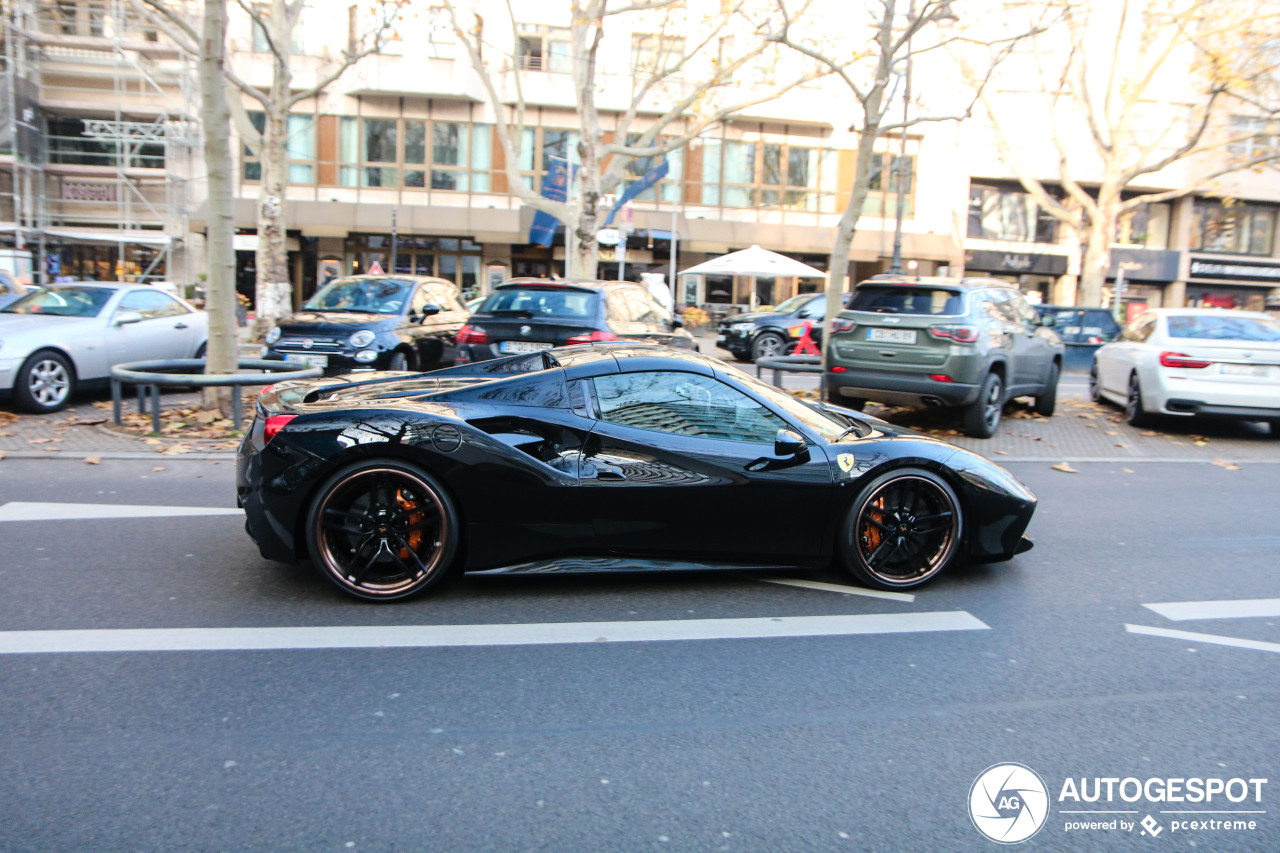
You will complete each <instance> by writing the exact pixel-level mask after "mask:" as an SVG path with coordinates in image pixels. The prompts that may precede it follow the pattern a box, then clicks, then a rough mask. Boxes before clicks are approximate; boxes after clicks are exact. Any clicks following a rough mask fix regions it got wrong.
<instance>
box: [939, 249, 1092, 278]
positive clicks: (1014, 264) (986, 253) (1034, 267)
mask: <svg viewBox="0 0 1280 853" xmlns="http://www.w3.org/2000/svg"><path fill="white" fill-rule="evenodd" d="M964 267H965V270H966V271H968V272H1002V273H1027V274H1030V275H1065V274H1066V272H1067V258H1066V255H1040V254H1032V253H1031V252H993V251H991V250H988V249H976V250H974V251H972V252H965V259H964Z"/></svg>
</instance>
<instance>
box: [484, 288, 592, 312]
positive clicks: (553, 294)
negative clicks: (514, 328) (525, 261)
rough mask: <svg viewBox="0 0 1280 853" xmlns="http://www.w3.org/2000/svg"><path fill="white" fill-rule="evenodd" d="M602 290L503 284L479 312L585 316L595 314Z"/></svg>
mask: <svg viewBox="0 0 1280 853" xmlns="http://www.w3.org/2000/svg"><path fill="white" fill-rule="evenodd" d="M598 298H599V294H597V293H593V292H589V291H583V290H564V289H560V288H556V289H552V288H546V289H542V288H523V287H522V288H504V289H502V290H499V291H497V292H496V293H494V294H493V295H492V296H490V297H489V298H488V299H487V300H486V301H485V303H484V304H483V305H481V306H480V308H479V310H478V311H476V313H477V314H526V313H527V314H528V315H529V316H530V317H531V318H535V319H536V318H538V317H554V318H564V319H573V320H585V319H588V318H590V317H592V316H594V315H595V300H596V299H598Z"/></svg>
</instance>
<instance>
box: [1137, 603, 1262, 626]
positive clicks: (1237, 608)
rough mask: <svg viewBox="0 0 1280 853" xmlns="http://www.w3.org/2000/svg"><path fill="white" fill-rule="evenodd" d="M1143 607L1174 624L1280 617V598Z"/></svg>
mask: <svg viewBox="0 0 1280 853" xmlns="http://www.w3.org/2000/svg"><path fill="white" fill-rule="evenodd" d="M1142 606H1143V607H1145V608H1147V609H1148V610H1154V611H1155V612H1156V613H1159V614H1160V615H1161V616H1163V617H1164V618H1166V619H1171V620H1173V621H1174V622H1184V621H1186V620H1188V619H1248V618H1251V617H1255V616H1280V598H1240V599H1233V600H1225V601H1167V602H1164V603H1162V604H1144V605H1142Z"/></svg>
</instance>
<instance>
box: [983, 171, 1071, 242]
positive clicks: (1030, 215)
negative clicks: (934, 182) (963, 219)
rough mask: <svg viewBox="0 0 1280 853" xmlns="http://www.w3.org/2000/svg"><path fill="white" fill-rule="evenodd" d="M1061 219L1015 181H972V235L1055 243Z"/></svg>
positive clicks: (1011, 240) (996, 238)
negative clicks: (997, 182)
mask: <svg viewBox="0 0 1280 853" xmlns="http://www.w3.org/2000/svg"><path fill="white" fill-rule="evenodd" d="M1057 231H1058V228H1057V220H1056V219H1054V217H1053V215H1052V214H1050V213H1049V212H1048V211H1047V210H1044V209H1043V208H1041V207H1040V205H1039V204H1038V203H1037V202H1036V200H1035V199H1034V198H1033V197H1032V196H1031V194H1030V193H1028V192H1023V191H1022V189H1021V188H1015V186H1013V185H1002V184H980V183H971V184H970V185H969V227H968V236H970V237H974V238H979V239H983V240H1008V241H1010V242H1016V243H1053V242H1055V241H1056V238H1057Z"/></svg>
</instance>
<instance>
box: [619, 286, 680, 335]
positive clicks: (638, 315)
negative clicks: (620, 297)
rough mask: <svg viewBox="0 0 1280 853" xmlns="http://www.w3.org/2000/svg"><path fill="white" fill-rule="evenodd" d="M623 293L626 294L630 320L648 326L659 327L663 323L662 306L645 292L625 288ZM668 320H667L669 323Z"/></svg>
mask: <svg viewBox="0 0 1280 853" xmlns="http://www.w3.org/2000/svg"><path fill="white" fill-rule="evenodd" d="M623 293H625V294H626V300H627V302H628V303H629V305H630V311H631V316H632V319H633V320H634V321H635V322H637V323H646V324H648V325H650V326H653V325H659V324H661V323H663V322H664V319H663V316H662V314H663V311H662V306H661V305H659V304H658V303H657V302H656V301H655V300H654V298H653V297H652V296H650V295H649V292H648V291H647V290H640V289H639V288H636V287H632V288H627V289H626V290H625V291H623ZM669 319H670V318H667V321H668V322H669Z"/></svg>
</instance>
